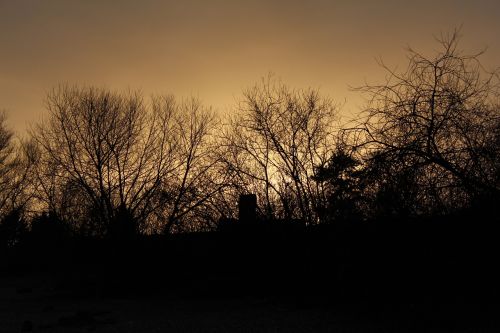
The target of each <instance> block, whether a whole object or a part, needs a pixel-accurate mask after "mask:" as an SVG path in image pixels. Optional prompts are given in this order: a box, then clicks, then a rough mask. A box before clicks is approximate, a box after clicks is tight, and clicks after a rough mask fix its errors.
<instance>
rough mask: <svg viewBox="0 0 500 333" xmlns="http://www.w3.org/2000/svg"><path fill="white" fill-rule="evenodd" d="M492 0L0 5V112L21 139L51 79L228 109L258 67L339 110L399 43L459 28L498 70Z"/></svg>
mask: <svg viewBox="0 0 500 333" xmlns="http://www.w3.org/2000/svg"><path fill="white" fill-rule="evenodd" d="M499 13H500V2H499V1H496V0H492V1H478V0H476V1H460V0H455V1H451V0H450V1H449V0H440V1H435V0H434V1H396V0H393V1H389V0H387V1H371V0H366V1H355V0H351V1H349V0H345V1H333V0H331V1H322V0H316V1H292V0H288V1H270V0H268V1H254V0H252V1H249V0H242V1H236V0H233V1H229V0H228V1H223V0H212V1H209V0H206V1H152V0H141V1H138V0H130V1H128V0H127V1H105V0H99V1H98V0H86V1H83V0H82V1H76V0H57V1H55V0H44V1H24V0H0V109H5V110H6V111H7V113H8V117H9V124H10V125H11V127H12V128H14V129H15V130H16V131H18V132H19V133H22V132H23V131H24V130H25V128H26V127H27V123H29V122H32V121H36V120H38V119H39V118H40V116H41V115H42V114H43V113H44V112H45V111H44V106H43V99H44V96H45V95H46V92H47V91H48V90H50V89H51V87H53V86H55V85H57V84H58V83H71V84H74V83H76V84H92V85H97V86H101V87H102V86H104V87H108V88H111V89H117V90H121V89H127V88H132V89H141V90H142V91H143V92H144V93H145V95H149V94H152V93H173V94H175V95H176V96H178V97H186V96H189V95H195V96H198V97H200V98H201V99H202V100H203V101H204V102H205V103H206V104H211V105H213V106H214V107H215V108H216V109H218V110H221V111H222V112H226V111H230V110H231V107H232V106H233V105H234V104H235V100H237V99H238V98H239V96H240V95H241V91H242V89H244V88H245V87H247V86H249V85H252V84H253V83H255V82H256V81H258V80H259V79H260V78H261V77H262V76H265V75H267V73H268V72H270V71H271V72H274V73H275V74H276V76H278V77H280V78H281V79H282V80H283V81H284V82H285V83H287V84H289V85H291V86H294V87H299V88H307V87H313V88H320V90H321V92H322V93H323V94H325V95H329V96H332V97H333V98H334V99H335V100H337V101H339V102H343V101H344V100H346V101H347V103H346V104H345V106H344V108H343V112H344V114H346V115H349V114H352V113H353V112H356V111H357V110H359V107H360V106H361V104H362V100H361V98H360V97H359V96H358V95H357V94H356V93H353V92H351V91H349V86H356V85H360V84H362V83H363V82H364V80H368V81H369V82H376V81H377V80H380V79H381V78H382V77H383V76H382V75H383V72H382V71H381V69H380V68H379V67H378V66H377V63H376V61H375V59H376V58H378V57H381V58H383V59H384V61H385V62H386V63H387V64H389V65H394V66H396V65H399V66H400V67H403V66H404V64H405V53H404V48H405V47H406V46H407V45H410V46H412V47H413V48H415V49H417V50H421V51H422V52H423V53H429V54H432V50H433V49H436V46H437V45H436V44H435V43H434V41H433V35H439V34H440V33H442V32H449V31H452V30H453V28H455V27H458V26H462V35H463V39H462V43H461V45H462V47H463V49H465V50H470V51H477V50H480V49H483V48H485V47H488V52H487V53H486V55H485V56H484V57H483V62H484V64H485V65H486V67H487V68H493V67H494V66H497V65H500V40H499V38H498V33H499V32H500V19H499V18H500V14H499Z"/></svg>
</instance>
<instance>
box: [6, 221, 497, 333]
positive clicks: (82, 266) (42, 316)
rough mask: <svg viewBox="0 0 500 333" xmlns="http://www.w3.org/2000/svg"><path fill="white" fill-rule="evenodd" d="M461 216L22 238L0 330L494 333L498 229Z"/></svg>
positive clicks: (13, 253)
mask: <svg viewBox="0 0 500 333" xmlns="http://www.w3.org/2000/svg"><path fill="white" fill-rule="evenodd" d="M470 219H471V217H470V216H469V217H467V216H465V217H464V216H461V217H449V218H446V219H441V220H439V221H437V220H429V221H405V222H404V223H401V221H391V222H387V221H386V222H384V223H370V224H367V223H357V224H356V223H350V224H345V225H335V226H322V227H318V228H309V229H305V228H302V227H298V226H293V225H291V224H290V225H287V226H284V225H277V224H276V225H265V224H262V225H254V226H242V227H238V228H231V227H230V228H228V229H224V230H221V231H219V232H216V233H205V234H188V235H176V236H170V237H145V238H137V239H128V240H123V239H122V240H120V239H118V240H117V239H114V240H109V239H108V240H96V239H83V238H74V237H73V238H65V237H55V238H52V239H48V238H47V237H44V238H42V239H40V238H38V239H35V238H33V239H29V240H28V241H26V242H25V243H24V244H20V245H19V246H17V247H16V249H15V250H9V251H7V252H4V255H5V257H4V260H2V270H1V274H2V276H1V277H0V332H22V331H25V332H29V331H33V332H86V331H97V332H422V331H425V332H498V331H500V315H499V314H500V312H499V310H500V306H499V303H500V302H499V300H500V298H499V295H500V293H499V290H500V288H499V283H500V274H499V273H498V272H497V270H498V269H497V266H498V263H499V261H498V254H499V253H500V252H499V242H498V241H497V238H498V235H499V233H498V227H497V226H496V224H495V223H486V222H485V223H482V224H481V223H478V222H477V221H476V223H475V224H474V229H471V228H469V227H468V226H469V225H470V223H469V222H470Z"/></svg>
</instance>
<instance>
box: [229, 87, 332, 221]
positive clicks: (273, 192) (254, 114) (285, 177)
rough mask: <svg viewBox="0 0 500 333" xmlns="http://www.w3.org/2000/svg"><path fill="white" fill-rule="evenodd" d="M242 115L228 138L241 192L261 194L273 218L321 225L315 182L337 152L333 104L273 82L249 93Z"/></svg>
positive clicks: (319, 192) (321, 193)
mask: <svg viewBox="0 0 500 333" xmlns="http://www.w3.org/2000/svg"><path fill="white" fill-rule="evenodd" d="M238 112H239V113H238V114H237V115H236V116H235V117H234V118H233V119H232V121H231V123H230V125H229V127H228V129H227V131H226V133H225V135H224V142H225V144H224V146H225V147H226V151H225V163H226V167H227V170H228V172H229V173H231V174H232V175H233V176H232V178H231V179H232V180H233V183H232V185H233V187H234V188H236V189H238V191H236V192H254V193H258V195H259V201H260V204H261V207H262V208H263V211H262V213H263V215H265V216H267V218H276V217H278V218H285V219H301V220H303V221H304V223H306V224H311V223H316V222H317V221H318V214H317V212H318V209H319V208H320V207H321V206H322V205H324V200H325V198H324V189H323V187H322V184H321V183H318V182H316V181H314V179H313V178H312V176H314V173H315V170H316V167H317V166H319V165H323V164H324V163H326V161H327V160H328V158H329V157H330V155H331V153H332V152H333V150H334V149H335V148H334V147H335V137H334V134H335V129H334V126H335V121H336V108H335V106H334V104H333V103H332V101H331V100H330V99H328V98H323V97H321V96H320V95H319V93H318V91H315V90H292V89H290V88H288V87H286V86H285V85H284V84H282V83H281V82H279V81H276V80H274V79H273V78H272V77H268V78H267V79H263V81H262V82H261V83H260V84H259V85H255V86H254V87H252V88H250V89H247V90H246V91H245V92H244V98H243V101H242V102H241V103H240V105H239V109H238Z"/></svg>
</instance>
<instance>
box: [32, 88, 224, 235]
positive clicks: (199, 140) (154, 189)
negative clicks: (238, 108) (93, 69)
mask: <svg viewBox="0 0 500 333" xmlns="http://www.w3.org/2000/svg"><path fill="white" fill-rule="evenodd" d="M47 107H48V110H49V111H50V115H49V118H48V120H46V121H45V122H43V123H41V124H39V125H37V126H36V127H35V128H34V129H33V130H32V131H31V134H32V137H33V140H34V141H35V142H36V143H37V147H38V155H37V156H38V168H37V172H36V179H37V181H38V184H39V186H38V188H39V191H38V193H37V194H38V198H39V199H40V200H39V202H40V203H41V204H43V205H44V206H45V209H47V210H50V211H54V212H56V213H57V214H59V215H63V216H61V217H62V218H64V219H65V220H67V221H70V222H71V223H73V224H74V225H75V227H77V228H81V230H90V231H91V233H96V234H104V233H106V232H113V230H115V231H117V230H121V231H117V232H124V230H123V228H129V229H128V232H132V230H133V229H130V228H139V229H140V230H141V231H142V232H162V231H163V230H167V231H169V232H170V231H171V230H172V229H173V228H174V226H176V227H178V228H180V227H179V225H180V221H181V220H183V219H184V220H186V219H187V216H190V218H192V215H193V214H194V212H195V211H196V210H197V209H201V207H202V206H203V205H204V204H205V203H207V202H208V201H209V198H210V197H211V196H212V195H213V194H214V193H215V192H217V191H219V189H220V186H221V185H220V183H218V182H217V180H214V179H213V178H212V170H213V169H214V167H215V165H216V161H215V160H213V158H212V155H211V150H210V149H211V148H210V147H211V146H213V145H214V143H213V142H212V141H211V139H210V135H211V131H212V130H213V128H214V126H215V125H216V119H215V116H214V114H213V113H211V112H210V111H209V110H207V109H205V108H203V107H202V105H201V103H200V102H199V101H197V100H194V99H192V100H190V101H189V102H185V103H180V104H178V103H177V102H176V101H175V99H174V98H173V97H172V96H161V97H154V98H153V99H152V101H151V104H150V105H147V104H145V102H144V100H143V98H142V96H141V95H140V94H139V93H134V92H132V93H128V94H118V93H112V92H110V91H107V90H103V89H96V88H92V87H85V88H78V87H68V86H62V87H59V88H56V89H54V91H53V92H52V93H50V94H49V96H48V98H47ZM124 220H130V221H128V222H126V221H124ZM125 223H129V224H130V223H131V224H132V225H130V226H128V227H126V225H125ZM186 223H187V222H186ZM193 223H194V222H193ZM184 228H188V227H187V226H184Z"/></svg>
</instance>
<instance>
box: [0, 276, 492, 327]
mask: <svg viewBox="0 0 500 333" xmlns="http://www.w3.org/2000/svg"><path fill="white" fill-rule="evenodd" d="M0 282H1V284H0V286H1V287H0V332H2V333H3V332H5V333H8V332H124V333H125V332H138V333H142V332H422V331H426V332H452V331H453V332H470V331H473V332H476V331H481V332H490V331H491V332H495V331H497V330H496V329H495V328H498V327H500V322H499V321H500V320H499V318H497V317H498V316H496V313H498V312H496V310H495V309H497V307H495V306H491V305H489V306H484V305H483V306H479V305H439V306H429V305H422V304H420V305H419V304H402V305H401V304H400V305H387V304H379V305H374V304H373V303H371V304H344V305H338V304H337V305H332V304H329V305H325V304H321V305H318V304H306V303H301V304H296V303H293V302H292V303H291V302H283V301H279V300H276V299H266V298H258V297H248V296H247V297H231V298H222V299H214V298H201V297H200V298H196V297H190V298H189V299H169V298H168V297H167V298H165V297H147V298H144V297H143V298H141V297H138V296H134V297H133V298H131V297H129V298H117V297H102V296H98V295H92V293H88V294H86V295H73V294H69V293H68V292H67V291H64V290H60V289H58V287H57V283H56V282H55V280H54V279H53V277H51V276H50V275H47V274H45V275H44V274H36V275H34V274H31V275H30V274H28V275H26V274H25V275H23V276H8V277H6V276H4V277H2V278H0Z"/></svg>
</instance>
